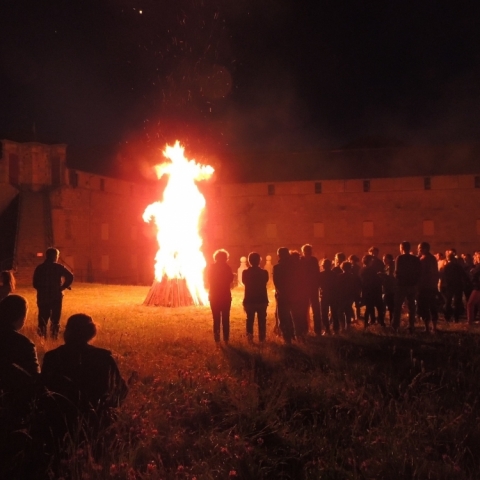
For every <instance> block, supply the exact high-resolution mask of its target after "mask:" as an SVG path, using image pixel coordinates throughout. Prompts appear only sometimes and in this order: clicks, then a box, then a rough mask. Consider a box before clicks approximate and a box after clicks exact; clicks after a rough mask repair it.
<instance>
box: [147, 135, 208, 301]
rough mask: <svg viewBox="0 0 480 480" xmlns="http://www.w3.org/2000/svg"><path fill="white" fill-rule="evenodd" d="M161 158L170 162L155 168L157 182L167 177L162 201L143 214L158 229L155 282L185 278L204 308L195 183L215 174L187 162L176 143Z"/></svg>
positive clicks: (198, 197) (201, 205) (205, 298)
mask: <svg viewBox="0 0 480 480" xmlns="http://www.w3.org/2000/svg"><path fill="white" fill-rule="evenodd" d="M163 155H164V156H165V157H167V158H169V159H170V160H171V162H168V163H162V164H160V165H156V167H155V170H156V172H157V177H158V178H159V179H160V178H161V177H162V176H163V175H168V176H169V179H168V182H167V186H166V187H165V191H164V193H163V201H162V202H155V203H152V204H151V205H149V206H148V207H147V208H146V209H145V212H144V213H143V220H144V221H145V222H149V221H150V220H151V219H153V220H154V221H155V224H156V226H157V241H158V246H159V250H158V252H157V255H156V257H155V279H156V280H157V281H161V280H162V278H163V277H164V276H167V277H168V278H169V279H173V278H184V279H185V281H186V283H187V287H188V289H189V291H190V294H191V295H192V298H193V301H194V302H195V303H196V304H206V303H207V301H208V295H207V292H206V291H205V285H204V282H203V271H204V270H205V267H206V261H205V257H204V256H203V254H202V252H201V250H200V249H201V247H202V237H201V236H200V234H199V221H200V215H201V213H202V211H203V209H204V208H205V197H204V196H203V195H202V193H201V192H200V190H199V189H198V187H197V185H196V184H195V181H199V180H206V179H208V178H209V177H210V176H211V175H212V173H213V172H214V170H213V167H211V166H209V165H199V164H197V163H195V160H188V159H186V158H185V156H184V148H183V147H182V146H181V145H180V142H179V141H178V140H177V141H176V142H175V145H174V146H173V147H172V146H169V145H167V146H166V148H165V150H164V152H163Z"/></svg>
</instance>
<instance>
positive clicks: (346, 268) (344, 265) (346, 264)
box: [340, 262, 352, 273]
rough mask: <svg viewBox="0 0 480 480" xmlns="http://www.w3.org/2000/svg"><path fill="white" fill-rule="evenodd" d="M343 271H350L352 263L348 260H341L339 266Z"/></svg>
mask: <svg viewBox="0 0 480 480" xmlns="http://www.w3.org/2000/svg"><path fill="white" fill-rule="evenodd" d="M340 268H341V269H342V270H343V271H344V272H345V273H350V272H351V271H352V264H351V263H350V262H342V266H341V267H340Z"/></svg>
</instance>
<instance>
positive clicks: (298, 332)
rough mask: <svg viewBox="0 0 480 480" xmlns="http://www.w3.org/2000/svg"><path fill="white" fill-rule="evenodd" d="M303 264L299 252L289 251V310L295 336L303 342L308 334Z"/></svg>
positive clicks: (306, 289)
mask: <svg viewBox="0 0 480 480" xmlns="http://www.w3.org/2000/svg"><path fill="white" fill-rule="evenodd" d="M305 266H306V265H305V264H304V263H302V262H301V260H300V253H299V252H297V251H296V250H294V251H291V252H290V268H291V274H290V275H291V278H290V283H291V298H290V311H291V313H292V320H293V327H294V331H295V338H296V339H297V340H298V341H299V342H302V343H303V342H305V337H306V335H307V334H308V313H309V312H308V311H309V308H308V299H309V291H308V287H307V279H306V270H305Z"/></svg>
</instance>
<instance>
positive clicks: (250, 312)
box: [244, 305, 255, 342]
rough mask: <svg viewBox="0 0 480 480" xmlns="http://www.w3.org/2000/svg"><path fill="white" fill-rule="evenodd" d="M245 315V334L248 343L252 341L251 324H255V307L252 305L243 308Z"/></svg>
mask: <svg viewBox="0 0 480 480" xmlns="http://www.w3.org/2000/svg"><path fill="white" fill-rule="evenodd" d="M244 309H245V313H246V315H247V320H246V333H247V339H248V341H249V342H251V341H253V323H254V322H255V307H253V306H252V305H245V306H244Z"/></svg>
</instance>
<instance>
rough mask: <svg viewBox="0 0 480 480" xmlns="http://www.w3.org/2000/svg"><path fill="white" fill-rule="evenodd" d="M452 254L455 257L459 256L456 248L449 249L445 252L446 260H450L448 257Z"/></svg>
mask: <svg viewBox="0 0 480 480" xmlns="http://www.w3.org/2000/svg"><path fill="white" fill-rule="evenodd" d="M450 253H453V256H454V257H456V256H457V250H456V249H455V248H449V249H448V250H446V252H445V258H447V259H448V256H449V255H450Z"/></svg>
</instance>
